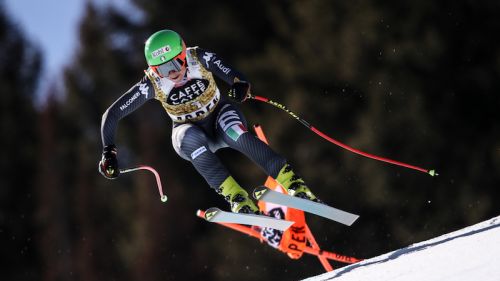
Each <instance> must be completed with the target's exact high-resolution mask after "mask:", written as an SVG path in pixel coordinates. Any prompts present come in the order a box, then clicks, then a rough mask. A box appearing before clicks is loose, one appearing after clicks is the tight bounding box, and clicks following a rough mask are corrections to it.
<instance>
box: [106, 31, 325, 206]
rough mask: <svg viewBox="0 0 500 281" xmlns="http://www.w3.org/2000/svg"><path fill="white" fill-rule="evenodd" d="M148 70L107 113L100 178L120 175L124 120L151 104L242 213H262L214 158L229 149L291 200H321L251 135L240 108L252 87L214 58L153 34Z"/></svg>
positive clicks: (185, 154)
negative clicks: (224, 88)
mask: <svg viewBox="0 0 500 281" xmlns="http://www.w3.org/2000/svg"><path fill="white" fill-rule="evenodd" d="M144 55H145V57H146V61H147V64H148V66H149V67H148V68H147V70H145V71H144V72H145V75H144V77H143V78H142V79H141V81H139V82H138V83H137V84H135V85H134V86H133V87H132V88H130V89H129V90H128V91H127V92H126V93H125V94H123V95H122V96H121V97H120V98H118V99H117V100H116V101H115V102H114V103H113V104H112V105H111V106H110V107H109V108H108V109H107V110H106V111H105V112H104V114H103V116H102V123H101V136H102V145H103V152H102V159H101V160H100V162H99V165H98V167H99V168H98V169H99V172H100V173H101V174H102V175H103V176H104V177H106V178H108V179H114V178H116V177H118V176H119V173H120V171H119V167H118V160H117V148H116V146H115V144H114V143H115V140H114V136H115V131H116V129H117V126H118V121H119V120H120V119H121V118H123V117H125V116H126V115H128V114H130V113H132V112H133V111H135V110H136V109H138V108H139V107H140V106H142V105H143V104H144V103H145V102H146V101H148V100H152V99H156V100H158V101H160V102H161V103H162V105H163V107H164V109H165V111H166V112H167V113H168V115H169V116H170V118H171V119H172V121H173V129H172V145H173V147H174V149H175V151H176V152H177V154H179V156H180V157H182V158H184V159H185V160H187V161H190V162H191V163H192V164H193V166H194V168H195V169H196V170H197V171H198V173H200V174H201V175H202V176H203V177H204V179H205V180H206V182H207V183H208V184H209V186H210V187H212V188H214V189H215V190H216V192H217V193H219V194H221V195H222V196H224V198H225V200H226V201H228V202H229V204H230V206H231V211H233V212H235V213H256V214H258V213H260V212H259V208H258V207H257V206H256V205H255V203H254V202H253V201H252V200H251V199H250V198H249V196H248V193H247V192H246V191H245V190H244V189H243V188H242V187H241V186H240V185H239V184H238V183H237V182H236V180H235V179H234V178H233V177H232V176H231V175H230V174H229V172H228V170H227V169H226V168H225V166H224V165H223V164H222V163H221V161H220V160H219V159H218V157H217V156H216V155H215V154H214V153H215V152H216V151H217V150H218V149H220V148H224V147H230V148H232V149H235V150H237V151H240V152H242V153H243V154H245V155H246V156H247V157H249V158H250V159H252V160H253V161H254V162H255V163H257V164H258V165H259V166H260V167H261V168H262V169H263V170H264V171H265V172H266V174H267V175H269V176H271V177H273V178H274V179H276V181H277V182H278V183H280V184H281V185H282V186H283V188H285V189H286V191H287V192H288V194H290V195H292V196H297V197H301V198H305V199H309V200H312V201H319V200H318V199H317V198H316V196H315V195H314V194H313V193H312V192H311V191H310V190H309V188H308V187H307V186H306V184H305V183H304V181H303V180H302V179H301V178H300V177H299V176H298V175H297V174H296V173H295V171H294V170H293V169H292V168H291V166H290V165H289V164H288V163H287V160H286V159H285V158H284V157H283V156H281V155H279V154H277V153H276V152H274V151H273V150H272V149H271V148H270V147H269V146H267V145H266V144H265V143H264V142H262V141H261V140H259V139H258V138H257V137H255V136H254V135H253V134H251V133H249V132H248V131H247V124H246V121H245V118H244V116H243V114H242V112H241V111H240V109H239V108H238V107H237V106H236V103H242V102H244V101H245V100H246V99H247V98H248V97H249V95H250V89H251V86H250V83H249V82H248V81H247V79H246V78H245V77H244V76H243V75H242V74H241V73H239V72H238V71H236V70H235V69H234V68H232V67H230V66H229V65H228V64H227V63H226V62H225V61H224V60H222V59H221V58H220V57H218V56H217V55H216V54H215V53H212V52H208V51H206V50H203V49H201V48H199V47H189V48H186V45H185V43H184V41H183V40H182V38H181V36H179V34H177V33H176V32H174V31H172V30H161V31H158V32H156V33H154V34H153V35H151V36H150V37H149V38H148V39H147V41H146V43H145V47H144ZM213 75H215V76H217V77H218V78H220V79H221V80H223V81H224V82H226V83H227V84H229V85H230V86H231V89H230V91H229V94H228V96H229V99H228V98H226V97H225V96H223V95H221V93H220V92H219V89H218V88H217V85H216V84H215V81H214V77H213Z"/></svg>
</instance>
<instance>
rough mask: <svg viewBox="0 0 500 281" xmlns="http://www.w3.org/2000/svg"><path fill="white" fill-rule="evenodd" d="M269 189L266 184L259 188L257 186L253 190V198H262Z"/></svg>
mask: <svg viewBox="0 0 500 281" xmlns="http://www.w3.org/2000/svg"><path fill="white" fill-rule="evenodd" d="M268 190H269V189H268V188H267V187H265V186H259V187H257V188H255V189H254V190H253V198H255V199H257V200H260V198H262V196H263V195H264V194H266V192H267V191H268Z"/></svg>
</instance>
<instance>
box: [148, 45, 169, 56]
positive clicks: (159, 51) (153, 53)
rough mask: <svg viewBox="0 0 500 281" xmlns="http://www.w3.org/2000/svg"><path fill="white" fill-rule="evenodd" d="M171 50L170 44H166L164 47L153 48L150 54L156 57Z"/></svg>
mask: <svg viewBox="0 0 500 281" xmlns="http://www.w3.org/2000/svg"><path fill="white" fill-rule="evenodd" d="M170 51H172V49H171V48H170V45H167V46H164V47H161V48H160V49H157V50H154V51H153V52H152V53H151V56H152V57H153V58H157V57H159V56H161V55H163V54H165V53H168V52H170Z"/></svg>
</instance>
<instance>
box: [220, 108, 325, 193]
mask: <svg viewBox="0 0 500 281" xmlns="http://www.w3.org/2000/svg"><path fill="white" fill-rule="evenodd" d="M216 122H217V123H216V129H217V133H218V134H219V136H222V138H223V139H224V141H225V142H226V143H227V144H228V145H229V147H231V148H233V149H236V150H238V151H240V152H242V153H243V154H245V155H246V156H247V157H248V158H250V159H252V160H253V161H254V162H255V163H257V164H258V165H259V166H260V167H261V168H262V169H263V170H264V171H265V172H266V174H267V175H269V176H271V177H272V178H274V179H276V181H277V182H278V183H280V184H281V186H283V188H285V189H286V190H287V192H288V194H290V195H292V196H298V197H302V198H306V199H310V200H313V201H318V199H317V197H316V196H315V195H314V194H313V193H312V192H311V191H310V190H309V188H308V187H307V185H306V184H305V183H304V180H302V178H300V177H299V176H298V175H297V174H296V173H295V172H294V171H293V169H292V167H291V166H290V165H289V164H288V163H287V160H286V159H285V158H284V157H283V156H281V155H279V154H278V153H276V152H275V151H274V150H272V149H271V148H270V147H269V146H268V145H267V144H266V143H264V142H263V141H261V140H260V139H258V138H257V137H256V136H254V135H253V134H251V133H249V132H248V131H247V129H246V121H245V118H244V116H243V114H242V113H241V111H240V110H239V109H238V108H237V107H236V106H234V105H232V104H225V105H224V106H223V107H222V108H221V110H220V112H219V114H218V116H217V120H216Z"/></svg>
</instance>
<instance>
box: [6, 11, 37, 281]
mask: <svg viewBox="0 0 500 281" xmlns="http://www.w3.org/2000/svg"><path fill="white" fill-rule="evenodd" d="M2 4H3V3H0V42H1V43H0V93H1V94H0V249H1V251H2V255H0V264H1V268H2V270H1V271H2V275H3V276H8V277H12V278H13V280H14V279H15V280H32V279H33V278H34V277H36V276H37V275H38V272H39V270H40V268H39V264H38V263H37V253H38V249H37V248H36V247H35V239H36V236H35V235H34V233H35V232H36V227H35V225H34V223H33V222H34V216H35V212H34V206H35V204H34V203H35V198H34V194H33V193H34V189H35V186H34V184H35V182H34V177H33V174H35V172H36V162H35V157H36V145H37V136H36V129H37V125H38V120H37V113H36V111H35V108H34V104H33V100H34V97H35V91H36V86H37V81H38V75H39V72H40V66H41V56H40V51H39V50H38V48H36V47H35V46H33V44H32V43H31V42H30V41H29V40H28V39H26V38H25V37H24V36H23V35H22V34H21V32H20V31H19V30H18V29H17V27H16V26H15V24H14V23H12V22H11V20H10V19H9V18H8V16H7V14H6V13H5V12H4V10H3V6H2Z"/></svg>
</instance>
